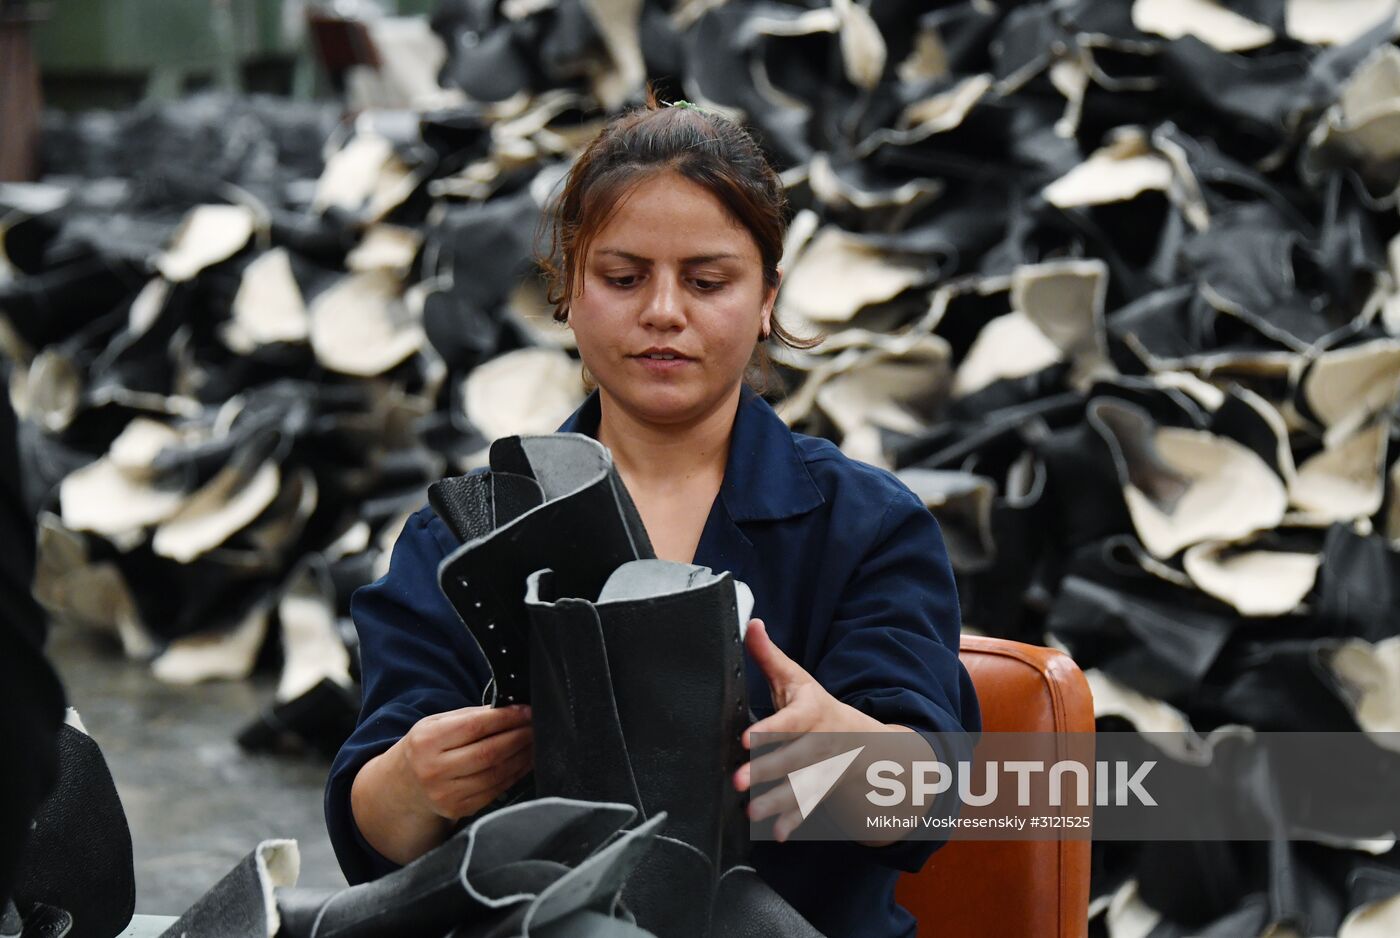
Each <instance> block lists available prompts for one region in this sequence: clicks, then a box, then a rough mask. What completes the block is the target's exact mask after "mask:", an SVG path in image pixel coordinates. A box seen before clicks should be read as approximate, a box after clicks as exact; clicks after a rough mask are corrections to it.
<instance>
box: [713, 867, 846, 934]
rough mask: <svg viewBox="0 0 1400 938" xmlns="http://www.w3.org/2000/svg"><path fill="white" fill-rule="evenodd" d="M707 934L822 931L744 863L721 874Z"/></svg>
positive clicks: (807, 932)
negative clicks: (713, 914) (712, 916)
mask: <svg viewBox="0 0 1400 938" xmlns="http://www.w3.org/2000/svg"><path fill="white" fill-rule="evenodd" d="M714 908H715V917H714V922H713V923H712V924H711V926H710V934H712V935H714V936H716V938H719V936H723V938H767V936H769V935H786V936H789V938H821V933H820V932H818V931H817V930H816V929H815V928H813V927H812V925H811V923H810V922H808V921H807V920H806V919H804V918H803V917H802V916H801V915H799V914H798V913H797V911H796V910H795V909H793V907H792V906H790V905H788V903H787V901H786V900H784V899H783V897H782V896H780V895H778V894H777V893H776V892H774V891H773V889H772V888H771V887H770V886H769V885H768V884H767V883H765V882H764V881H763V880H762V879H759V877H758V874H757V873H755V872H754V871H753V869H751V868H750V867H747V866H735V867H731V868H730V869H728V870H726V871H725V873H724V875H723V876H722V877H720V881H719V891H718V892H717V893H716V895H715V904H714Z"/></svg>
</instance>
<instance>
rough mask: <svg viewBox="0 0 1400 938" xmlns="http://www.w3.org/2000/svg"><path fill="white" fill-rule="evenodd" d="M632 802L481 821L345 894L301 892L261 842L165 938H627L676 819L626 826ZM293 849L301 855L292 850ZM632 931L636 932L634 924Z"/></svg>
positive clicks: (280, 858)
mask: <svg viewBox="0 0 1400 938" xmlns="http://www.w3.org/2000/svg"><path fill="white" fill-rule="evenodd" d="M635 817H636V810H635V809H634V808H632V807H631V806H629V805H625V804H605V803H599V802H581V801H571V800H567V799H562V798H543V799H539V800H536V801H531V802H526V803H522V804H517V805H511V806H509V807H505V808H502V809H500V810H498V811H495V812H493V813H491V814H488V815H486V816H484V817H482V818H480V819H478V820H477V821H475V822H473V823H472V824H471V825H469V826H468V827H466V828H464V829H463V830H462V831H460V832H458V833H457V834H455V835H454V836H453V837H452V838H450V839H449V840H448V841H447V842H446V843H444V844H442V845H441V846H439V847H437V848H436V849H434V850H432V851H430V852H429V853H427V854H425V855H424V856H422V857H420V858H419V859H418V860H416V861H414V862H413V863H410V864H408V865H407V866H405V867H404V868H403V869H401V870H398V871H396V872H394V873H391V874H389V875H388V876H385V877H383V878H381V879H378V880H375V881H373V882H369V883H364V884H361V885H358V886H351V887H347V888H345V889H341V890H326V889H297V888H294V885H293V883H294V881H295V869H294V868H295V858H294V846H292V845H291V842H288V841H283V842H276V841H269V842H265V843H263V844H260V845H259V846H258V848H257V849H255V850H254V851H253V852H252V853H250V854H249V855H248V856H247V857H246V858H244V860H243V862H241V863H240V864H239V865H238V866H237V867H235V868H234V869H233V870H232V871H231V872H230V873H229V874H228V875H227V876H225V877H224V879H223V880H221V881H220V882H219V883H218V884H217V885H215V887H214V888H213V889H211V890H210V891H209V892H208V893H206V894H205V896H204V897H203V898H201V899H200V900H199V901H198V902H197V903H195V905H194V906H193V907H192V908H191V909H190V910H189V911H187V912H186V913H185V914H184V915H182V916H181V917H180V918H179V919H178V920H177V921H176V922H175V923H174V924H173V925H172V926H170V928H168V929H167V930H166V931H165V933H164V935H163V936H162V938H181V936H188V938H196V936H199V938H273V936H278V938H417V936H425V938H426V936H433V938H436V936H440V935H444V934H447V933H448V932H451V933H452V934H453V935H456V936H458V938H495V936H510V938H516V936H518V938H524V936H529V935H536V934H549V935H556V936H560V938H565V936H572V935H573V934H574V933H575V932H574V931H573V929H572V927H571V926H570V925H569V924H568V923H569V922H570V921H572V920H573V918H574V916H576V915H577V914H578V913H580V912H583V911H588V912H592V913H595V915H593V916H589V917H587V918H581V919H579V920H578V922H579V924H578V926H577V928H578V933H579V934H586V935H592V934H599V935H606V934H612V933H616V934H619V935H629V934H643V935H644V934H645V932H637V931H626V930H619V931H616V932H610V931H608V930H607V929H605V928H604V927H603V926H602V925H601V924H600V923H599V921H598V917H599V916H601V917H604V918H611V917H613V916H615V915H619V914H625V913H623V911H622V910H621V908H620V907H619V904H618V893H619V891H620V890H621V888H622V883H623V882H624V881H625V880H626V878H627V876H628V875H629V873H631V871H632V870H633V868H634V867H635V866H636V865H637V863H638V862H639V861H640V860H641V859H642V858H643V857H644V855H645V854H646V853H647V851H648V849H649V847H650V844H651V840H652V838H653V837H654V836H655V834H656V831H657V830H658V829H660V827H661V826H662V825H663V824H664V823H665V817H664V815H661V816H657V817H655V818H652V819H651V820H650V821H648V822H647V823H645V824H641V825H638V826H635V827H632V828H630V829H626V828H627V825H629V824H631V823H632V821H633V820H634V818H635ZM288 849H291V850H292V851H293V854H292V855H290V859H289V855H288V854H287V852H286V851H288ZM624 924H626V923H624Z"/></svg>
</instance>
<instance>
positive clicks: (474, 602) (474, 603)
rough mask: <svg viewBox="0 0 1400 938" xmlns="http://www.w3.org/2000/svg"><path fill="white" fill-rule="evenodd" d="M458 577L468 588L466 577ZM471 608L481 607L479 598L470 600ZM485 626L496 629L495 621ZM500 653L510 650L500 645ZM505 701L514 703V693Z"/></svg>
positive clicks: (490, 629)
mask: <svg viewBox="0 0 1400 938" xmlns="http://www.w3.org/2000/svg"><path fill="white" fill-rule="evenodd" d="M458 579H459V581H460V582H461V584H462V589H468V588H469V587H468V585H467V578H466V577H459V578H458ZM472 608H473V609H480V608H481V600H479V599H473V600H472ZM486 628H487V630H488V631H495V629H496V623H495V622H487V623H486ZM501 654H502V655H508V654H510V650H509V649H508V648H506V646H504V645H502V646H501ZM510 680H512V681H513V680H515V675H514V674H511V675H510ZM506 703H515V695H514V694H506Z"/></svg>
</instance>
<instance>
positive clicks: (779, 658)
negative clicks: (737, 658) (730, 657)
mask: <svg viewBox="0 0 1400 938" xmlns="http://www.w3.org/2000/svg"><path fill="white" fill-rule="evenodd" d="M744 648H745V649H746V650H747V651H748V653H749V656H750V657H752V658H753V660H754V661H755V662H757V663H758V666H759V668H761V669H762V670H763V675H764V677H766V678H768V683H769V685H770V686H771V687H772V688H773V690H774V692H775V696H777V693H776V692H777V691H778V690H779V689H780V688H787V687H791V686H792V685H794V684H801V683H804V682H806V681H810V680H812V676H811V675H810V674H808V673H807V672H806V670H804V669H803V667H802V666H801V665H799V664H798V663H797V662H796V661H793V660H792V659H791V658H789V657H788V656H787V655H785V654H784V653H783V650H782V649H781V648H779V647H778V646H777V645H776V644H774V642H773V639H771V638H770V637H769V636H768V627H767V626H765V625H764V624H763V620H762V619H752V620H750V622H749V627H748V629H747V630H746V631H745V633H744Z"/></svg>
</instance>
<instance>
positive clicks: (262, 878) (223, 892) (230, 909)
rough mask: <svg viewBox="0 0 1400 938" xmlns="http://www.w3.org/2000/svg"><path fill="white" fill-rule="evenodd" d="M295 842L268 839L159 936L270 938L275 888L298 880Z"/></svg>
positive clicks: (274, 926)
mask: <svg viewBox="0 0 1400 938" xmlns="http://www.w3.org/2000/svg"><path fill="white" fill-rule="evenodd" d="M298 866H299V859H298V854H297V850H296V843H295V842H294V841H288V840H280V841H279V840H265V841H263V842H262V843H260V844H258V845H257V846H256V847H254V848H253V850H252V852H250V853H249V854H248V855H247V856H246V857H244V858H243V859H242V860H241V861H239V863H238V865H237V866H235V867H234V868H233V869H232V870H230V871H229V872H228V873H227V874H225V875H224V878H223V879H221V880H219V881H218V882H217V883H215V884H214V887H213V888H212V889H210V890H209V891H208V892H206V893H205V894H204V895H203V896H201V897H200V898H199V899H198V900H197V901H196V902H195V904H194V905H192V906H191V907H190V908H189V909H188V910H187V911H186V912H185V914H183V915H181V916H180V917H179V918H178V919H176V920H175V923H174V924H173V925H171V926H170V927H169V928H167V929H166V930H165V931H164V932H162V933H161V938H272V936H274V935H276V934H277V929H278V918H277V905H276V902H275V901H274V898H273V897H274V894H275V890H276V889H277V888H278V887H279V886H283V885H287V886H290V885H292V884H293V883H295V882H296V877H297V873H298Z"/></svg>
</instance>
